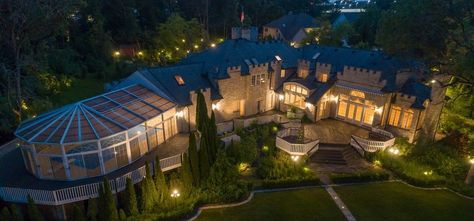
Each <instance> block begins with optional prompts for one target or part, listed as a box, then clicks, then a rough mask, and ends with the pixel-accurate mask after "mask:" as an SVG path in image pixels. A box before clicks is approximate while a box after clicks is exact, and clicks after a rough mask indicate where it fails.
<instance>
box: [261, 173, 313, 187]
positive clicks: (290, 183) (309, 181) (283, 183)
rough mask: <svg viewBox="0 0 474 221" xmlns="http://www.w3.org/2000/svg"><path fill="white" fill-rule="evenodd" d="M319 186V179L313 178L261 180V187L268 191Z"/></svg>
mask: <svg viewBox="0 0 474 221" xmlns="http://www.w3.org/2000/svg"><path fill="white" fill-rule="evenodd" d="M314 185H321V181H320V180H319V178H317V177H315V176H311V177H305V178H300V177H297V178H286V179H276V180H268V179H267V180H263V182H262V187H263V188H268V189H274V188H289V187H297V186H314Z"/></svg>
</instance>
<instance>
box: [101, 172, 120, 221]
mask: <svg viewBox="0 0 474 221" xmlns="http://www.w3.org/2000/svg"><path fill="white" fill-rule="evenodd" d="M99 208H100V210H99V214H98V215H99V216H98V219H99V220H105V221H107V220H110V221H116V220H118V219H119V217H118V213H117V206H116V205H115V200H114V196H113V195H112V190H111V187H110V183H109V180H108V179H107V178H104V180H103V182H102V185H101V186H100V192H99Z"/></svg>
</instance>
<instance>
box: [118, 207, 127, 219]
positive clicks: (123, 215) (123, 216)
mask: <svg viewBox="0 0 474 221" xmlns="http://www.w3.org/2000/svg"><path fill="white" fill-rule="evenodd" d="M119 220H120V221H126V220H127V215H126V214H125V211H123V209H120V210H119Z"/></svg>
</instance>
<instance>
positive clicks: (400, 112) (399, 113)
mask: <svg viewBox="0 0 474 221" xmlns="http://www.w3.org/2000/svg"><path fill="white" fill-rule="evenodd" d="M413 114H414V112H413V110H412V109H402V108H401V107H399V106H395V105H393V106H392V108H391V109H390V116H389V119H388V124H389V125H391V126H394V127H400V128H403V129H410V128H411V125H412V123H413Z"/></svg>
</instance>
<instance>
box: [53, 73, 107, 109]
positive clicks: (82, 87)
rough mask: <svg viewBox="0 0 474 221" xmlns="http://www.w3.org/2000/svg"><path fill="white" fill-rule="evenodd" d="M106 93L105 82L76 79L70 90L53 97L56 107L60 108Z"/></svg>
mask: <svg viewBox="0 0 474 221" xmlns="http://www.w3.org/2000/svg"><path fill="white" fill-rule="evenodd" d="M102 92H104V82H103V81H102V80H99V79H91V78H85V79H74V81H73V82H72V85H71V87H70V88H68V89H66V90H65V91H63V92H61V93H59V94H57V95H55V96H53V97H52V98H51V100H52V101H53V104H54V106H56V107H60V106H63V105H66V104H70V103H73V102H76V101H79V100H82V99H85V98H89V97H92V96H95V95H98V94H100V93H102Z"/></svg>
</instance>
